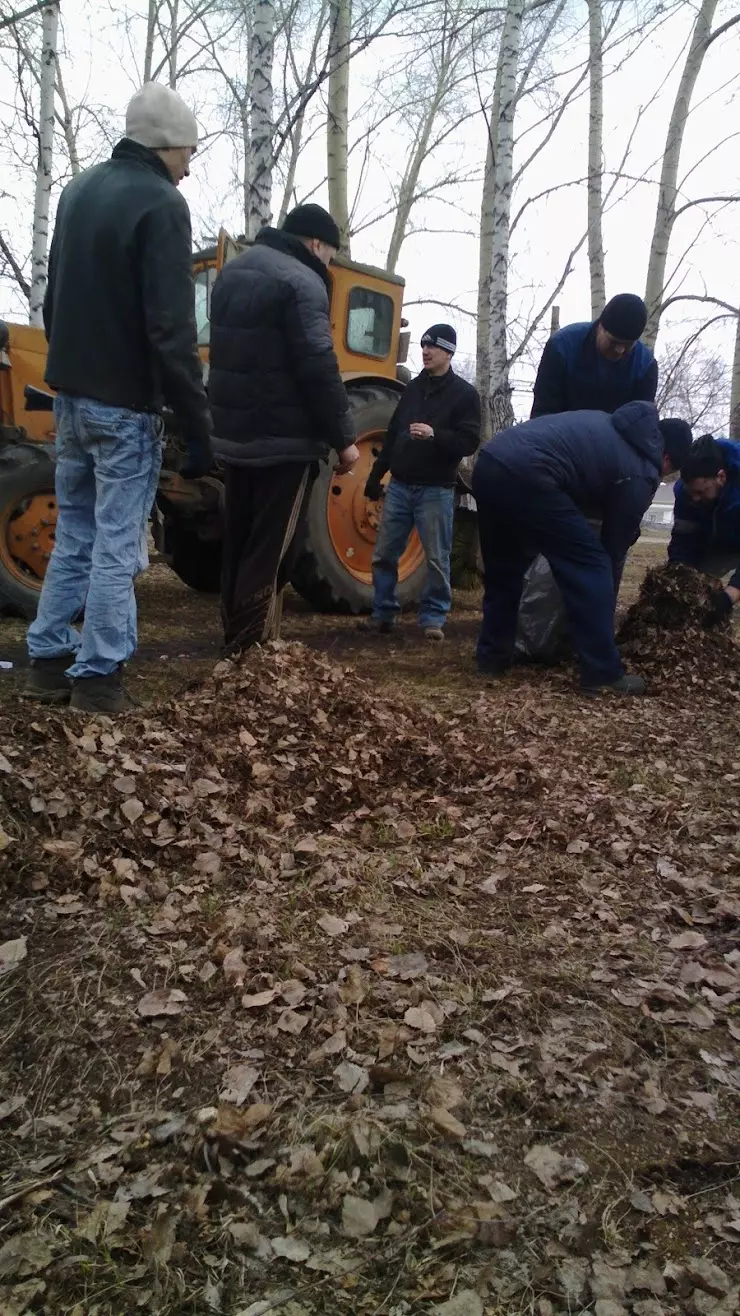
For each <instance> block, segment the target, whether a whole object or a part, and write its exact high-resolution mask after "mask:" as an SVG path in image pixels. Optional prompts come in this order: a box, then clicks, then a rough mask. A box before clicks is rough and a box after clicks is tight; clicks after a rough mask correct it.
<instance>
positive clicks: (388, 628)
mask: <svg viewBox="0 0 740 1316" xmlns="http://www.w3.org/2000/svg"><path fill="white" fill-rule="evenodd" d="M357 629H358V631H363V632H364V634H365V635H392V634H393V632H394V630H395V629H396V623H395V622H394V621H383V620H382V619H381V618H376V617H364V618H363V620H362V621H358V623H357Z"/></svg>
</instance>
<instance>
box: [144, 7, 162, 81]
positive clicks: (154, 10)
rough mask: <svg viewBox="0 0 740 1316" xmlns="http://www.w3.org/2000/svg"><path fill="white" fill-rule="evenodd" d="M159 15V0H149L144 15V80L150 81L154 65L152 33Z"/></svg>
mask: <svg viewBox="0 0 740 1316" xmlns="http://www.w3.org/2000/svg"><path fill="white" fill-rule="evenodd" d="M158 15H159V0H149V8H148V10H147V15H146V44H145V46H144V79H143V80H144V82H151V80H152V68H153V65H154V33H155V29H156V26H157V17H158Z"/></svg>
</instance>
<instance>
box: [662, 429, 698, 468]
mask: <svg viewBox="0 0 740 1316" xmlns="http://www.w3.org/2000/svg"><path fill="white" fill-rule="evenodd" d="M658 428H659V429H660V432H661V434H662V436H663V450H664V451H665V452H666V453H667V455H668V456H669V457H670V459H671V465H672V466H673V467H674V469H675V470H677V471H678V470H680V469H681V467H682V466H683V463H684V462H685V461H686V458H687V457H688V455H689V453H690V451H691V440H692V434H691V426H690V425H689V423H688V421H686V420H676V419H673V418H671V417H669V418H668V419H667V420H660V421H658Z"/></svg>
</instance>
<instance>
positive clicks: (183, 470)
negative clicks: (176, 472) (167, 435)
mask: <svg viewBox="0 0 740 1316" xmlns="http://www.w3.org/2000/svg"><path fill="white" fill-rule="evenodd" d="M214 465H215V458H214V456H213V448H212V447H211V440H210V439H209V438H208V437H205V438H203V437H199V438H197V439H188V441H187V456H186V458H185V461H184V463H183V465H182V466H181V467H180V474H181V476H182V478H183V480H197V479H198V476H199V475H207V474H208V472H209V471H212V470H213V467H214Z"/></svg>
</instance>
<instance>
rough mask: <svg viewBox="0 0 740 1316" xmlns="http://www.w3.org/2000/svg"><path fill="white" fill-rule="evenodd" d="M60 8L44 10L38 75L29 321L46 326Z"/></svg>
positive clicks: (54, 7) (50, 6)
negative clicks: (44, 314)
mask: <svg viewBox="0 0 740 1316" xmlns="http://www.w3.org/2000/svg"><path fill="white" fill-rule="evenodd" d="M58 26H59V8H58V6H57V5H49V7H48V9H45V10H44V12H43V18H42V35H41V69H40V76H39V153H38V161H37V165H36V196H35V200H34V207H33V241H32V245H31V292H30V296H29V299H28V305H29V316H28V319H29V323H30V324H34V325H43V323H44V317H43V308H44V294H45V292H46V281H47V259H48V253H49V210H50V203H51V185H52V163H53V154H54V88H55V85H56V74H57V30H58Z"/></svg>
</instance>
